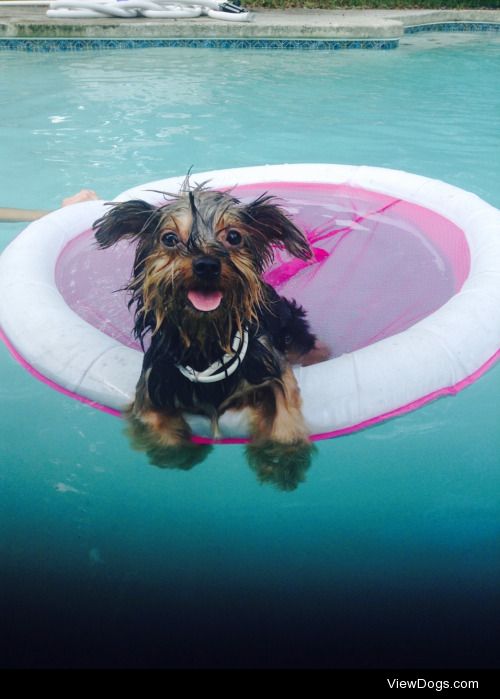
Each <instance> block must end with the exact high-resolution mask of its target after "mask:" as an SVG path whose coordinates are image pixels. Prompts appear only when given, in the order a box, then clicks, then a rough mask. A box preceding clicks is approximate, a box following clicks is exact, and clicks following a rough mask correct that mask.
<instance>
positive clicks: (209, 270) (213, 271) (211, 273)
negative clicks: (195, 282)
mask: <svg viewBox="0 0 500 699" xmlns="http://www.w3.org/2000/svg"><path fill="white" fill-rule="evenodd" d="M193 271H194V273H195V274H196V276H197V277H200V279H216V278H217V277H218V276H219V274H220V260H219V259H217V258H216V257H198V258H197V259H196V260H194V261H193Z"/></svg>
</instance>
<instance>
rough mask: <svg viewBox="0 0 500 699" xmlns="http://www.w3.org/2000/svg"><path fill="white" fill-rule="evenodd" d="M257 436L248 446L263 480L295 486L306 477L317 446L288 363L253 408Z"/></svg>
mask: <svg viewBox="0 0 500 699" xmlns="http://www.w3.org/2000/svg"><path fill="white" fill-rule="evenodd" d="M252 435H253V440H252V444H250V445H249V446H248V448H247V457H248V461H249V463H250V466H251V467H252V468H253V470H254V471H255V472H256V473H257V477H258V478H259V480H260V481H261V482H263V483H265V482H268V483H273V484H274V485H276V486H278V488H280V489H281V490H294V489H295V488H296V487H297V486H298V484H299V483H301V482H302V481H303V480H305V472H306V471H307V469H308V468H309V466H310V465H311V459H312V454H313V450H314V447H313V445H312V443H311V442H310V440H309V435H308V432H307V428H306V425H305V422H304V417H303V415H302V411H301V398H300V391H299V387H298V385H297V381H296V379H295V376H294V373H293V371H292V369H291V368H290V367H287V368H286V369H285V370H284V372H283V374H282V377H281V380H280V381H275V382H272V383H271V384H270V385H269V386H268V387H267V390H266V392H265V396H264V399H263V400H262V401H260V402H259V403H258V404H257V405H255V406H253V408H252Z"/></svg>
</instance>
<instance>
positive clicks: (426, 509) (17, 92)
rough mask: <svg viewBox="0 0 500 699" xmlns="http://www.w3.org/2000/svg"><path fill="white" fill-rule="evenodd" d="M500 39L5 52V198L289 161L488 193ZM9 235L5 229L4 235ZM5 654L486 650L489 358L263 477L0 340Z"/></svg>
mask: <svg viewBox="0 0 500 699" xmlns="http://www.w3.org/2000/svg"><path fill="white" fill-rule="evenodd" d="M499 64H500V39H499V38H498V37H495V36H489V35H484V36H482V37H480V38H477V37H476V36H474V37H471V36H468V35H464V36H456V35H455V36H450V37H448V36H446V35H439V34H433V35H426V36H425V37H418V36H415V37H411V38H408V37H407V38H405V39H404V40H403V41H402V44H401V47H400V48H399V49H398V50H396V51H389V52H383V51H373V52H369V51H345V52H339V53H327V52H324V53H323V52H317V53H315V52H307V53H306V52H303V53H300V52H297V53H291V52H283V53H280V52H271V51H269V52H267V51H209V50H202V49H197V50H190V49H179V50H175V49H163V50H161V49H160V50H156V49H151V50H149V49H146V50H138V51H109V52H96V53H95V54H91V53H81V54H78V53H75V54H63V53H61V54H60V55H57V56H52V55H36V54H22V53H8V52H2V53H0V66H1V67H0V104H1V107H2V120H1V124H0V128H1V130H2V133H1V140H0V155H1V161H0V162H1V163H2V165H3V167H2V169H1V171H0V178H1V189H0V191H1V192H2V201H1V202H0V205H5V206H19V207H27V208H51V207H52V208H54V207H57V206H58V204H59V202H60V200H61V198H62V197H63V196H68V195H69V194H72V193H73V192H75V191H77V190H78V189H80V188H81V187H83V186H85V187H92V188H94V189H95V190H97V191H98V192H99V194H100V195H101V196H102V197H103V198H112V197H114V196H115V195H116V194H117V193H118V192H120V191H122V190H124V189H127V188H128V187H131V186H134V185H136V184H140V183H141V182H146V181H148V180H154V179H159V178H163V177H168V176H170V175H177V174H182V173H185V172H187V171H188V169H189V168H190V167H191V166H193V168H194V171H195V172H196V171H203V170H210V169H217V168H229V167H239V166H249V165H256V164H262V163H280V162H316V161H317V162H339V163H355V164H357V163H363V164H368V165H378V166H385V167H393V168H399V169H404V170H409V171H412V172H416V173H418V174H422V175H426V176H429V177H436V178H439V179H442V180H445V181H447V182H450V183H452V184H455V185H458V186H460V187H463V188H465V189H468V190H471V191H473V192H475V193H476V194H478V195H479V196H481V197H483V198H484V199H486V200H487V201H489V202H490V203H491V204H493V205H496V206H498V207H500V169H499V168H498V162H499V157H500V129H499V128H498V123H499V119H500V71H499V70H498V68H499ZM21 228H22V226H19V225H12V224H5V223H4V224H0V244H1V246H2V247H3V246H4V245H5V244H7V242H8V241H9V240H11V239H12V238H13V237H14V236H15V235H16V234H17V233H18V232H19V231H20V230H21ZM0 376H1V383H0V394H1V398H2V408H1V423H0V424H1V430H2V440H1V443H0V463H1V465H2V468H1V471H0V481H1V490H0V532H1V533H0V551H1V560H2V571H3V572H2V579H1V582H0V586H1V592H2V594H1V596H0V599H1V603H0V604H1V607H2V610H1V613H2V618H3V632H2V641H1V643H2V649H1V653H0V662H1V664H2V665H3V666H9V667H13V666H15V667H23V666H24V667H26V666H30V667H33V666H37V667H47V666H48V667H54V666H57V667H77V666H87V667H88V666H92V667H100V666H125V667H154V666H156V667H355V668H361V667H492V666H495V665H496V664H497V660H498V656H497V650H498V648H497V644H496V639H497V631H498V627H497V618H498V617H497V615H498V611H499V601H498V587H499V583H500V555H499V554H500V547H499V529H500V525H499V521H500V502H499V495H498V494H499V492H500V475H499V474H500V468H499V467H500V463H499V462H500V457H499V454H500V432H499V429H498V424H499V418H500V407H499V401H498V395H499V391H500V367H498V366H496V367H495V368H493V369H492V370H491V371H489V372H488V373H487V374H486V375H484V376H483V377H482V378H481V379H480V380H479V381H478V382H476V383H475V384H473V385H472V386H471V387H470V388H468V389H467V390H465V391H463V392H462V393H460V394H459V395H458V396H456V397H455V398H447V399H442V400H439V401H437V402H434V403H432V404H429V405H427V406H426V407H424V408H422V409H420V410H418V411H416V412H413V413H410V414H408V415H406V416H404V417H401V418H398V419H394V420H392V421H389V422H387V423H384V424H381V425H378V426H376V427H373V428H371V429H368V430H365V431H363V432H360V433H358V434H355V435H351V436H347V437H342V438H339V439H335V440H330V441H324V442H321V443H318V444H317V451H316V454H315V456H314V460H313V464H312V466H311V468H310V469H309V471H308V472H307V474H306V478H305V482H303V483H301V484H299V486H298V487H297V488H296V489H295V490H293V491H290V492H283V491H281V490H279V489H278V488H276V487H273V486H271V485H269V484H267V485H262V484H261V483H259V482H258V480H257V478H256V476H255V474H254V473H253V472H252V471H251V469H250V468H249V467H248V465H247V461H246V458H245V452H244V447H241V446H236V445H232V446H217V447H214V448H213V449H212V451H211V452H210V454H209V455H208V457H207V458H206V460H205V461H204V462H203V463H202V464H200V465H198V466H197V467H195V468H194V469H192V470H191V471H187V472H185V471H178V470H170V469H164V470H162V469H158V468H155V467H153V466H151V465H149V464H148V461H147V458H146V457H145V456H144V455H143V454H141V453H139V452H135V451H133V450H132V449H131V448H130V446H129V443H128V441H127V438H126V437H125V436H124V434H123V424H122V423H121V421H120V420H119V419H117V418H114V417H112V416H109V415H106V414H103V413H100V412H98V411H95V410H92V409H91V408H89V407H87V406H85V405H82V404H80V403H78V402H76V401H72V400H70V399H68V398H66V397H65V396H63V395H61V394H59V393H56V392H53V391H51V390H49V389H48V388H47V387H46V386H44V385H43V384H41V383H39V382H37V381H35V380H34V379H33V378H32V377H31V376H29V375H28V374H27V373H26V372H25V371H24V370H23V369H22V368H21V367H20V366H18V365H17V364H16V363H14V361H13V360H12V359H11V357H10V355H9V353H8V351H7V350H6V348H5V347H3V346H1V347H0Z"/></svg>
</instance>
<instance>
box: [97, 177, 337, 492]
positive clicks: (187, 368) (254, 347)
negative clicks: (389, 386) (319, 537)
mask: <svg viewBox="0 0 500 699" xmlns="http://www.w3.org/2000/svg"><path fill="white" fill-rule="evenodd" d="M94 229H95V232H96V233H95V234H96V239H97V242H98V245H99V246H100V247H101V248H107V247H110V246H111V245H113V244H115V243H116V242H117V241H118V240H120V239H122V238H130V239H134V240H136V241H137V249H136V253H135V261H134V268H133V275H132V278H131V280H130V282H129V283H128V286H127V287H126V288H127V290H128V291H129V292H130V293H131V300H130V305H131V306H135V325H134V333H135V336H136V337H137V338H138V339H139V340H140V341H141V344H142V346H143V349H144V341H145V339H146V336H148V337H149V339H150V344H149V347H148V348H147V349H146V351H145V354H144V361H143V366H142V373H141V376H140V378H139V382H138V384H137V389H136V395H135V399H134V402H133V404H132V405H131V406H130V408H129V409H128V411H127V416H128V418H129V425H130V429H129V432H130V434H131V436H132V438H133V442H134V443H135V446H136V447H137V448H140V449H142V450H144V451H146V452H147V453H148V454H149V457H150V460H151V461H152V462H153V463H155V464H156V465H160V466H176V467H180V468H190V467H191V466H193V465H194V464H195V463H198V462H199V461H201V460H202V458H204V457H205V455H206V453H207V450H208V449H209V448H210V447H207V446H206V445H199V444H194V443H192V442H191V439H190V438H191V432H190V429H189V426H188V424H187V422H186V420H185V418H184V416H183V413H184V411H186V412H190V413H197V414H203V415H206V416H209V417H210V418H211V420H212V424H213V426H214V427H215V428H216V426H217V419H218V418H219V416H220V415H222V413H224V412H225V411H227V410H230V409H233V410H242V409H244V408H246V409H247V412H248V414H249V417H250V429H251V435H252V443H251V445H250V446H249V447H248V450H247V454H248V459H249V462H250V465H251V467H252V468H253V469H254V470H255V471H256V472H257V475H258V477H259V478H260V480H261V481H271V482H274V483H275V484H277V485H278V486H279V487H281V488H282V489H287V490H289V489H293V488H295V487H296V485H297V484H298V482H299V481H301V480H303V479H304V472H305V470H306V469H307V468H308V467H309V464H310V460H311V453H312V445H311V443H310V441H309V437H308V432H307V428H306V425H305V423H304V418H303V416H302V412H301V398H300V392H299V388H298V385H297V381H296V379H295V376H294V373H293V371H292V368H291V362H297V361H300V360H301V359H302V363H311V361H310V359H311V356H313V355H315V356H314V359H315V360H317V359H322V358H325V356H324V355H325V354H326V353H325V348H323V347H322V345H321V344H319V343H317V342H316V337H315V335H313V333H312V332H311V331H310V329H309V325H308V323H307V320H306V318H305V311H304V310H303V309H302V308H301V307H300V306H298V305H297V304H296V303H295V302H294V301H289V300H287V299H285V298H283V297H281V296H279V295H278V294H277V293H276V291H275V290H274V289H273V288H272V287H271V286H270V285H269V284H267V283H266V282H265V281H264V280H263V278H262V273H263V271H264V269H265V268H266V266H267V265H268V264H269V263H270V262H271V261H272V259H273V246H278V247H279V248H284V249H285V250H286V251H288V253H290V254H291V255H293V256H294V257H297V258H300V259H302V260H308V259H310V258H311V256H312V252H311V249H310V247H309V244H308V242H307V239H306V237H305V236H304V234H303V233H302V232H301V231H300V230H299V229H298V228H297V226H296V225H295V224H294V223H293V222H292V221H291V220H290V219H289V218H288V217H287V216H286V215H285V213H284V212H283V211H282V210H281V209H280V208H279V206H278V205H276V204H275V203H274V200H273V198H272V197H271V196H268V195H267V194H265V195H263V196H260V197H259V198H257V199H256V200H255V201H252V202H251V203H249V204H244V203H242V202H240V201H239V200H238V199H236V198H235V197H234V196H232V195H231V194H230V193H227V192H220V191H213V190H210V189H207V188H206V187H205V186H204V185H197V186H195V187H190V186H189V184H185V185H184V187H183V189H181V192H180V194H178V195H176V196H173V197H171V198H170V199H168V200H167V203H166V204H164V205H163V206H160V207H155V206H152V205H151V204H148V203H146V202H145V201H141V200H134V201H127V202H123V203H119V204H115V205H114V206H113V207H112V208H111V209H110V211H108V212H107V213H106V214H105V215H104V216H103V217H102V218H100V219H99V220H98V221H96V222H95V224H94Z"/></svg>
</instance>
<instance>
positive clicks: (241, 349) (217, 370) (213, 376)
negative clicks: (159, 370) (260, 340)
mask: <svg viewBox="0 0 500 699" xmlns="http://www.w3.org/2000/svg"><path fill="white" fill-rule="evenodd" d="M231 349H232V350H233V351H232V352H231V353H228V352H226V353H225V354H224V356H223V357H222V359H218V360H217V361H216V362H213V364H210V366H209V367H207V368H206V369H204V370H203V371H196V370H195V369H193V368H192V367H190V366H183V365H182V364H176V367H177V368H178V369H179V371H180V372H181V374H182V375H183V376H185V377H186V378H187V379H189V380H190V381H192V382H193V383H215V382H216V381H222V380H223V379H227V377H228V376H231V374H234V372H235V371H236V369H237V368H238V367H239V366H240V364H241V362H242V361H243V359H244V358H245V355H246V353H247V349H248V328H246V327H245V328H243V336H242V335H241V333H240V332H239V331H238V332H236V333H235V335H234V339H233V341H232V343H231Z"/></svg>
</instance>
